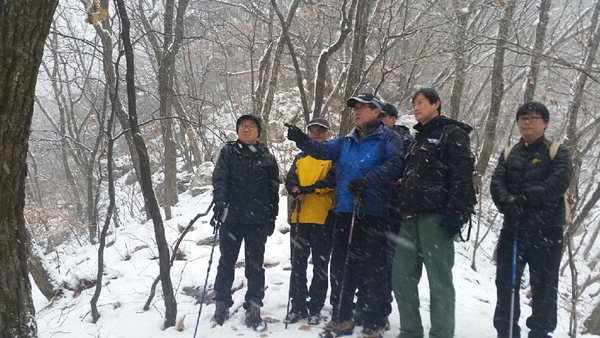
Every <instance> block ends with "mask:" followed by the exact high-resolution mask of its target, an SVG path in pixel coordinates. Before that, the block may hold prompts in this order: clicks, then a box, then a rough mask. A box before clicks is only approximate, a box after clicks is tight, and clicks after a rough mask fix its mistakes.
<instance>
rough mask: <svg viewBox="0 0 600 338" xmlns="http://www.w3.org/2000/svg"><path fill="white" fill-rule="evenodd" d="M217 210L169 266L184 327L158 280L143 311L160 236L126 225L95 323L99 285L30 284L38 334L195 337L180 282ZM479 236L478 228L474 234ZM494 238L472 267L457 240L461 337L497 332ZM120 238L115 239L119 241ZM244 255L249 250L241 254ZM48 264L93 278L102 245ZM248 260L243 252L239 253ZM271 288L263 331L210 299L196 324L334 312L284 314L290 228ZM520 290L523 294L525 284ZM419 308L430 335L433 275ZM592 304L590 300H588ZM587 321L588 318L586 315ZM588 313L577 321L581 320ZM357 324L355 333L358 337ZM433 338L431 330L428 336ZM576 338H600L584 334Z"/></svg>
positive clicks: (280, 332)
mask: <svg viewBox="0 0 600 338" xmlns="http://www.w3.org/2000/svg"><path fill="white" fill-rule="evenodd" d="M210 200H211V193H210V191H209V192H206V193H204V194H201V195H199V196H196V197H192V196H191V195H189V194H187V193H185V194H182V195H180V202H179V203H178V205H177V206H175V207H174V208H173V215H175V216H174V217H173V218H172V219H171V220H169V221H166V222H165V227H166V228H167V230H166V231H167V237H168V240H169V243H175V241H176V239H177V237H178V235H179V231H178V228H183V227H185V226H186V225H187V224H188V223H189V222H190V220H191V219H193V218H194V216H195V215H196V214H198V213H201V212H204V211H205V210H206V208H207V207H208V205H209V203H210ZM286 212H287V211H286V203H285V197H283V196H282V198H281V203H280V213H279V218H278V219H277V225H276V228H277V229H280V230H281V229H284V228H287V227H289V226H288V225H287V223H286ZM210 216H211V213H209V214H208V215H207V216H205V217H202V218H200V219H199V220H198V221H196V223H195V229H194V230H193V231H191V232H189V233H188V234H187V235H186V236H185V239H184V240H183V242H182V244H181V246H180V248H181V249H182V250H183V252H184V253H185V260H177V261H175V263H174V266H173V268H172V272H171V277H172V281H173V286H174V287H175V289H176V294H177V302H178V307H177V309H178V315H177V319H178V321H182V322H183V329H182V331H178V330H177V329H176V328H175V327H170V328H168V329H166V330H163V328H162V325H163V321H164V320H163V319H164V303H163V300H162V297H161V291H160V290H161V288H160V285H159V286H158V287H157V295H156V296H155V298H154V300H153V302H152V305H151V308H150V310H148V311H143V310H142V308H143V306H144V304H145V302H146V300H147V298H148V294H149V291H150V286H151V284H152V282H153V280H154V278H156V276H157V275H158V263H157V262H158V261H157V257H158V253H157V250H156V245H155V241H154V239H153V238H154V232H153V226H152V223H151V222H147V223H145V224H135V223H128V224H126V225H124V226H122V227H121V228H118V229H116V230H115V231H114V232H113V233H112V234H111V235H110V236H109V238H108V239H107V241H108V242H111V243H112V244H111V245H110V246H109V247H107V248H106V250H105V270H104V271H105V274H104V279H103V285H104V287H103V289H102V294H101V295H100V299H99V301H98V309H99V311H100V315H101V317H100V319H99V320H98V322H97V323H95V324H94V323H92V319H91V312H90V299H91V297H92V294H93V292H94V289H93V288H90V289H86V290H83V291H82V292H81V293H80V294H75V292H67V293H65V294H64V295H63V296H62V297H60V298H59V299H55V300H53V301H52V302H48V301H47V300H46V299H45V298H44V297H43V296H42V295H41V293H40V292H39V290H37V289H36V287H35V286H34V302H35V306H36V310H37V321H38V329H39V337H41V338H50V337H52V338H60V337H77V338H82V337H110V338H117V337H124V338H131V337H144V338H150V337H163V338H167V337H192V336H193V335H194V331H195V327H196V322H197V318H198V309H199V305H198V304H196V299H195V298H193V297H191V296H187V295H185V294H183V290H184V289H189V288H199V289H200V292H201V290H202V286H203V285H204V280H205V278H206V273H207V267H208V261H209V256H210V252H211V246H210V245H198V244H197V243H198V242H199V241H204V242H208V243H210V242H211V239H212V227H211V226H210V225H209V223H208V221H209V219H210ZM472 237H474V235H472ZM495 240H496V237H495V236H494V235H490V236H488V237H487V238H486V240H485V241H484V243H483V244H482V247H481V248H480V249H479V250H478V252H477V271H474V270H472V269H471V257H472V245H468V244H460V243H457V244H456V252H457V255H456V264H455V268H454V282H455V287H456V337H461V338H487V337H490V338H493V337H496V333H495V330H494V328H493V326H492V315H493V311H494V305H495V298H496V297H495V286H494V275H495V267H494V265H493V263H492V261H491V257H492V253H493V247H494V242H495ZM113 242H114V243H113ZM242 252H243V251H242ZM218 257H219V251H218V247H217V248H215V256H214V260H213V264H212V267H211V271H210V275H209V277H208V286H209V289H212V283H213V282H214V278H215V274H216V268H217V262H218ZM47 258H48V261H49V264H50V265H51V267H52V268H53V269H54V271H55V272H56V274H57V276H58V278H60V279H61V280H65V281H70V282H71V283H72V284H76V283H77V280H80V279H88V280H94V279H95V273H96V264H97V263H96V262H97V246H85V247H80V246H78V245H76V244H72V245H68V246H66V245H63V246H61V247H60V248H59V249H58V250H57V252H54V253H52V254H51V255H49V256H48V257H47ZM239 259H240V260H243V254H241V255H240V257H239ZM265 265H266V266H268V268H266V286H267V289H266V295H265V299H264V304H265V306H264V307H263V308H262V316H263V318H265V319H266V320H267V321H268V322H269V324H268V328H267V330H266V331H265V332H254V331H252V330H251V329H248V328H246V326H245V325H244V311H243V310H239V311H237V312H235V313H234V314H233V315H232V317H231V318H230V319H229V320H228V321H226V322H225V324H224V325H223V326H222V327H219V326H217V327H215V328H211V324H210V318H211V317H212V315H213V312H214V309H215V307H214V304H210V305H204V306H203V308H202V314H201V317H200V319H199V321H198V327H197V334H196V337H208V338H210V337H298V338H302V337H316V336H317V334H318V332H320V331H321V327H322V326H323V325H324V324H325V323H326V322H327V320H328V319H329V311H330V310H331V307H330V306H329V305H328V304H326V306H325V308H324V309H323V312H322V315H323V316H324V317H327V318H326V319H325V320H324V321H323V322H322V324H321V325H319V326H308V325H307V324H306V321H304V322H299V323H295V324H290V325H289V326H288V328H287V329H286V328H285V326H284V324H283V322H282V320H283V318H284V317H285V314H286V305H287V293H288V285H289V283H288V282H289V276H290V271H289V233H286V234H283V233H281V232H280V231H277V230H276V231H275V233H274V234H273V236H271V237H269V239H268V241H267V249H266V254H265ZM568 278H569V276H568V273H567V276H564V277H562V279H561V303H560V305H559V306H560V310H559V322H558V328H557V329H556V331H555V333H554V337H568V334H567V332H568V327H569V312H568V308H567V306H568V303H567V301H566V300H565V297H566V295H567V294H568V291H567V290H569V285H567V284H568ZM236 286H241V289H240V290H238V291H236V292H235V293H234V294H233V298H234V301H235V304H234V305H233V307H232V310H235V309H239V307H240V306H241V304H242V302H243V298H244V293H245V290H246V288H245V279H244V274H243V269H241V268H240V269H237V270H236V279H235V281H234V287H236ZM521 292H522V295H524V293H523V291H521ZM420 293H421V303H422V307H421V314H422V318H423V324H424V326H425V332H427V331H428V328H429V313H428V304H429V292H428V286H427V278H426V276H425V274H424V276H423V279H422V281H421V285H420ZM521 300H522V305H521V309H522V317H521V327H522V329H523V330H524V332H523V333H524V335H523V336H526V332H527V328H526V326H525V319H526V317H527V316H528V315H529V314H530V307H529V306H528V305H527V297H525V296H522V297H521ZM588 301H589V300H588ZM583 317H584V318H585V317H586V316H583ZM581 320H582V319H580V322H581ZM390 323H391V330H390V331H388V332H386V334H385V337H396V336H397V335H398V328H399V319H398V312H397V309H396V306H395V305H394V306H393V313H392V315H391V316H390ZM359 333H360V328H359V327H357V328H355V330H354V335H353V336H354V337H358V336H360V335H359ZM426 337H427V335H426ZM579 337H587V338H590V337H598V336H592V335H579Z"/></svg>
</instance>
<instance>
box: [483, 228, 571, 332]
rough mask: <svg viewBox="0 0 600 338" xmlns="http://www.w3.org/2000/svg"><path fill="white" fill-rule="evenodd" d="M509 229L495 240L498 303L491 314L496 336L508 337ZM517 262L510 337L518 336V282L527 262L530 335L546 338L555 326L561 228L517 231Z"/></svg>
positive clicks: (510, 286)
mask: <svg viewBox="0 0 600 338" xmlns="http://www.w3.org/2000/svg"><path fill="white" fill-rule="evenodd" d="M514 239H515V234H514V232H513V231H512V230H506V229H502V231H501V232H500V238H499V240H498V252H497V259H498V262H497V267H496V291H497V298H498V299H497V303H496V310H495V313H494V327H495V328H496V330H497V331H498V336H499V337H508V332H509V328H510V324H509V321H510V300H511V290H512V271H513V264H512V259H513V243H514ZM516 239H517V264H516V271H515V272H516V281H517V290H516V292H515V307H514V321H513V323H512V326H513V329H514V331H513V337H519V332H520V328H519V324H518V323H519V316H520V314H521V312H520V307H519V285H520V281H521V276H522V275H523V270H524V269H525V265H526V264H528V265H529V275H530V284H531V295H532V298H531V307H532V314H531V317H529V318H527V327H529V329H530V333H529V337H531V338H534V337H535V338H538V337H549V335H548V333H550V332H552V331H554V329H555V328H556V310H557V305H556V299H557V292H558V273H559V268H560V258H561V253H562V240H563V235H562V228H560V227H554V228H548V229H542V230H535V231H534V230H520V231H519V232H518V234H517V237H516Z"/></svg>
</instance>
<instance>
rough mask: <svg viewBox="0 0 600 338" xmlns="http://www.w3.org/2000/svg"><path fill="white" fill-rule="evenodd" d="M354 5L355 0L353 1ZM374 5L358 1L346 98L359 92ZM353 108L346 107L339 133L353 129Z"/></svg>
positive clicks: (345, 132)
mask: <svg viewBox="0 0 600 338" xmlns="http://www.w3.org/2000/svg"><path fill="white" fill-rule="evenodd" d="M353 5H354V1H353ZM373 5H374V1H372V0H368V1H366V0H365V1H362V0H361V1H357V5H356V16H355V19H354V37H353V41H352V58H351V60H350V66H349V69H348V76H347V77H346V87H345V88H344V103H345V99H347V98H349V97H351V96H352V95H354V94H357V91H358V89H359V88H358V87H359V84H360V79H361V78H362V75H363V67H364V65H365V60H366V55H367V52H366V48H367V47H366V46H367V28H368V25H369V10H370V9H371V6H373ZM352 125H353V124H352V110H351V109H350V107H344V110H343V111H342V117H341V122H340V132H339V135H340V136H341V135H345V134H347V133H348V132H349V131H350V129H352Z"/></svg>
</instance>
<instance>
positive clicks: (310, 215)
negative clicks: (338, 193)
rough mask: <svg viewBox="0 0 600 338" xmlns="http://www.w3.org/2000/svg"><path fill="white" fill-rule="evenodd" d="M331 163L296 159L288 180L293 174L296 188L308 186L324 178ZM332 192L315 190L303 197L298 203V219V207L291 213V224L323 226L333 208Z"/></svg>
mask: <svg viewBox="0 0 600 338" xmlns="http://www.w3.org/2000/svg"><path fill="white" fill-rule="evenodd" d="M331 166H332V162H331V161H330V160H317V159H315V158H314V157H312V156H308V155H306V156H304V157H297V158H296V159H295V160H294V163H293V165H292V168H290V172H289V173H288V178H290V176H291V175H293V174H295V178H296V179H297V182H298V186H309V185H312V184H314V183H315V182H316V181H318V180H320V179H322V178H324V177H325V176H326V175H327V173H328V172H329V169H331ZM333 202H334V190H333V189H332V188H323V189H316V190H315V192H314V193H312V194H307V195H304V198H303V199H302V201H300V218H297V217H298V215H297V211H298V207H296V209H295V210H294V211H293V212H292V214H291V217H290V221H291V222H292V223H296V222H298V223H312V224H325V218H327V213H328V212H329V210H331V208H333Z"/></svg>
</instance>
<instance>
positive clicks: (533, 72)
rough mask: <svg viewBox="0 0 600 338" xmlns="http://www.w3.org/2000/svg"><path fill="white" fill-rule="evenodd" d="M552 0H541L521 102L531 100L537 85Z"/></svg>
mask: <svg viewBox="0 0 600 338" xmlns="http://www.w3.org/2000/svg"><path fill="white" fill-rule="evenodd" d="M551 5H552V0H541V2H540V15H539V18H538V25H537V28H536V30H535V44H534V45H533V54H532V55H531V65H530V66H529V74H528V75H527V80H526V83H525V94H523V102H529V101H533V97H534V94H535V87H536V86H537V80H538V73H539V72H540V61H541V59H542V55H543V53H544V40H545V39H546V28H547V27H548V20H549V15H548V12H549V11H550V6H551Z"/></svg>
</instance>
